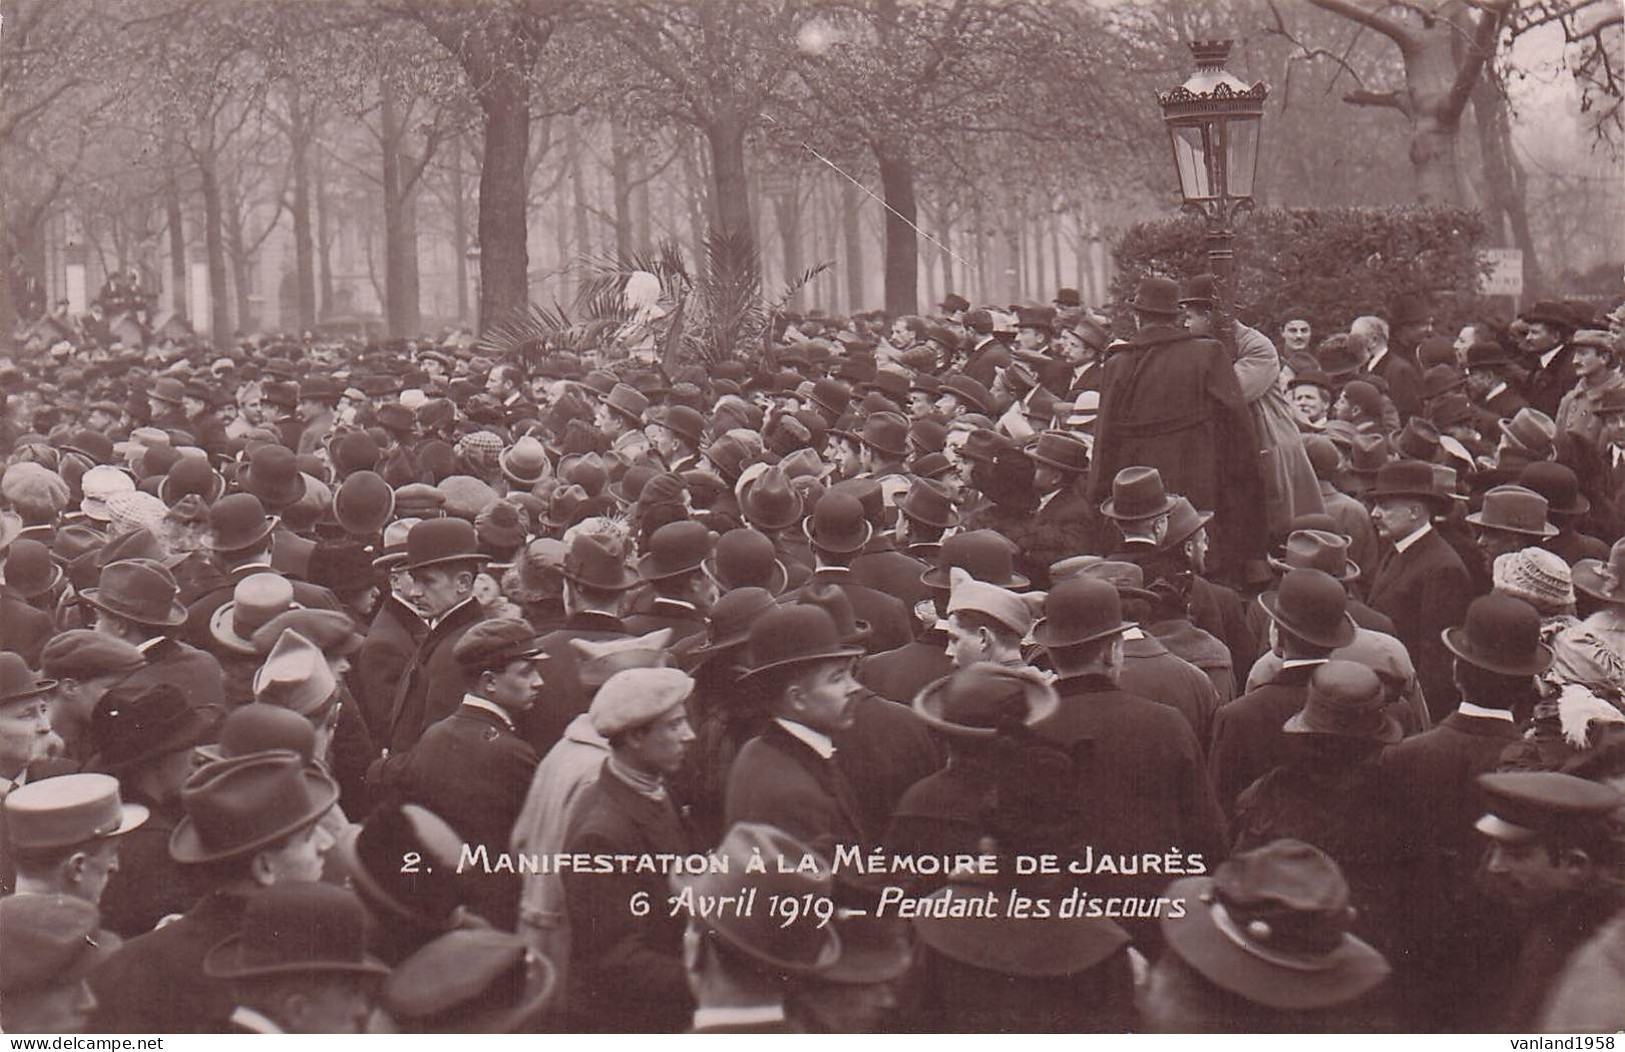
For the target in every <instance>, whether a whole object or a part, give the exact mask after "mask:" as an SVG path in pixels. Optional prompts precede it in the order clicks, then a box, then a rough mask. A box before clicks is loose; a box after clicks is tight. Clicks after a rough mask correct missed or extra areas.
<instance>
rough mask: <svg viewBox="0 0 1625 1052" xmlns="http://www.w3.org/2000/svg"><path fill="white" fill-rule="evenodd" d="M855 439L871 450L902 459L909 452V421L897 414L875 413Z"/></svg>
mask: <svg viewBox="0 0 1625 1052" xmlns="http://www.w3.org/2000/svg"><path fill="white" fill-rule="evenodd" d="M848 433H849V434H850V432H848ZM853 437H854V438H856V439H857V440H858V441H859V442H862V443H863V444H864V445H866V446H868V447H869V448H870V449H874V450H878V451H879V452H881V453H885V454H887V455H889V456H893V457H902V456H904V455H905V454H906V453H907V452H908V421H906V420H904V419H903V418H902V417H901V416H899V415H898V414H896V413H890V412H882V413H873V414H871V415H870V416H869V417H867V418H866V419H865V420H864V421H863V429H862V430H861V431H859V432H857V433H856V434H855V435H853Z"/></svg>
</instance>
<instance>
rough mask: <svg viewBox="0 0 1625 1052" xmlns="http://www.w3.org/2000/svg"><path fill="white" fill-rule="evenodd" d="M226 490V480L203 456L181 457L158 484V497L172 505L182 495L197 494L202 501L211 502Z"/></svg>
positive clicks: (176, 502)
mask: <svg viewBox="0 0 1625 1052" xmlns="http://www.w3.org/2000/svg"><path fill="white" fill-rule="evenodd" d="M225 491H226V480H225V477H224V476H222V475H221V474H220V472H218V471H216V470H214V469H213V468H211V467H210V466H209V461H208V460H207V458H205V457H181V458H180V460H178V461H176V462H175V464H174V466H173V467H171V468H170V469H169V473H168V474H166V475H165V476H164V480H163V481H162V482H160V483H159V484H158V497H159V499H160V500H162V501H163V502H164V503H165V504H167V505H169V506H170V507H172V508H173V507H174V506H175V505H176V504H178V503H179V502H180V499H181V498H182V497H185V496H187V495H188V494H193V493H195V494H197V495H198V496H199V497H202V498H203V503H205V504H213V503H214V502H215V501H217V500H219V499H220V495H221V494H222V493H224V492H225Z"/></svg>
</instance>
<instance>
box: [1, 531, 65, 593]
mask: <svg viewBox="0 0 1625 1052" xmlns="http://www.w3.org/2000/svg"><path fill="white" fill-rule="evenodd" d="M5 552H6V587H7V588H9V589H11V590H12V591H13V592H16V593H17V594H18V595H20V596H22V597H23V598H24V599H37V598H39V597H40V596H42V595H44V594H46V593H47V592H49V591H50V590H51V589H53V588H55V587H56V586H57V584H58V583H59V582H60V581H61V580H62V573H63V571H62V567H60V566H58V565H57V564H56V563H55V562H54V561H53V560H52V559H51V549H49V548H47V547H45V545H43V544H41V543H40V542H39V541H36V540H32V539H30V538H27V537H25V538H23V539H21V540H18V541H13V542H12V544H11V547H10V548H7V549H5Z"/></svg>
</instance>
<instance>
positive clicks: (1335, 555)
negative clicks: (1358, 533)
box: [1269, 530, 1360, 584]
mask: <svg viewBox="0 0 1625 1052" xmlns="http://www.w3.org/2000/svg"><path fill="white" fill-rule="evenodd" d="M1269 563H1270V567H1271V568H1272V569H1274V570H1275V572H1276V573H1280V574H1286V573H1290V572H1292V571H1293V570H1319V571H1321V572H1322V573H1324V574H1327V575H1329V576H1331V577H1335V578H1337V579H1338V580H1339V581H1342V582H1344V583H1345V584H1346V583H1348V582H1349V581H1352V580H1354V579H1355V578H1357V577H1359V576H1360V567H1359V564H1357V563H1356V562H1355V561H1354V560H1353V559H1350V558H1349V539H1348V538H1347V537H1343V536H1340V535H1338V534H1335V533H1328V532H1326V531H1324V530H1294V531H1292V534H1291V535H1290V536H1288V537H1287V539H1286V550H1285V552H1284V553H1283V557H1282V558H1280V559H1277V558H1276V557H1275V556H1273V555H1272V556H1270V557H1269Z"/></svg>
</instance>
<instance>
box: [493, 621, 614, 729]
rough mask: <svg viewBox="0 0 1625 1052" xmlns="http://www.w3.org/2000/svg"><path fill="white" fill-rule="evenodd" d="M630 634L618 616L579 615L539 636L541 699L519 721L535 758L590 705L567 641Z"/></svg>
mask: <svg viewBox="0 0 1625 1052" xmlns="http://www.w3.org/2000/svg"><path fill="white" fill-rule="evenodd" d="M631 634H632V633H630V632H629V631H627V628H626V625H625V624H624V623H623V622H622V621H621V619H620V618H618V617H611V616H609V615H608V614H594V613H579V614H571V615H570V616H569V617H567V618H565V619H564V623H563V624H561V625H559V627H558V628H556V629H554V630H553V631H551V632H549V633H547V635H545V636H542V637H541V640H540V645H541V648H542V651H543V652H544V653H545V654H546V655H547V661H546V663H544V664H543V666H542V677H543V679H544V680H545V682H544V683H543V685H542V700H541V701H540V702H539V703H538V704H536V705H535V706H533V707H532V708H531V710H530V711H529V712H526V713H523V714H522V718H521V719H520V720H519V733H520V734H521V735H522V736H523V737H524V738H525V740H526V741H528V742H530V744H531V747H532V748H534V749H535V750H536V755H538V756H546V755H547V751H548V750H549V749H551V748H553V746H554V745H555V744H556V743H557V742H558V740H559V739H560V738H562V737H563V736H564V729H565V728H566V727H568V726H569V725H570V721H571V720H573V719H575V718H576V717H577V716H579V715H581V714H582V713H583V712H586V711H587V707H588V706H589V705H590V704H591V703H592V697H591V696H590V695H589V694H588V693H587V691H586V689H585V688H584V687H582V685H581V673H580V666H579V664H578V662H577V660H576V652H575V650H574V649H573V648H571V646H570V640H572V639H593V640H604V639H625V638H627V637H628V636H629V635H631Z"/></svg>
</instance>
